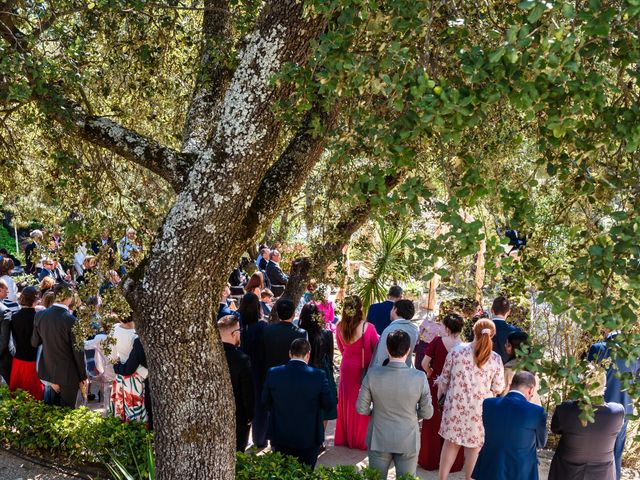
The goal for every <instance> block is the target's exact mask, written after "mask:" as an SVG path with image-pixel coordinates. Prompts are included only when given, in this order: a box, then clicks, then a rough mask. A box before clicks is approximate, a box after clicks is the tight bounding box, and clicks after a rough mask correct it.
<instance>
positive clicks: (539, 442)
mask: <svg viewBox="0 0 640 480" xmlns="http://www.w3.org/2000/svg"><path fill="white" fill-rule="evenodd" d="M31 238H32V239H33V242H32V244H30V245H29V246H28V247H27V252H28V253H27V254H26V265H25V271H26V272H27V273H29V274H31V275H34V276H35V277H36V278H37V279H38V280H39V285H38V286H25V285H20V284H17V283H16V282H15V281H14V280H13V278H12V271H13V269H14V267H15V265H16V259H15V258H11V257H10V256H9V255H8V254H2V258H1V260H0V274H1V275H0V300H2V302H0V376H1V377H2V378H3V379H4V381H5V382H6V383H8V384H9V388H10V390H12V391H13V390H16V389H22V390H26V391H28V392H29V393H30V394H31V395H32V396H33V398H35V399H36V400H42V401H44V402H46V403H48V404H51V405H59V406H65V407H71V408H74V407H76V406H77V405H78V404H79V403H83V402H82V399H84V401H89V400H91V399H92V398H91V397H95V398H97V401H102V402H104V403H105V405H106V406H107V407H108V408H107V411H108V412H109V414H111V415H115V416H117V417H119V418H121V419H122V420H123V421H140V422H146V423H148V424H149V425H150V426H152V408H151V405H152V402H151V395H150V391H149V382H148V377H149V374H150V373H149V371H148V369H147V364H146V358H145V355H144V349H143V346H142V343H141V342H140V339H139V338H138V337H137V335H136V333H135V325H134V323H133V322H132V321H131V319H119V322H118V323H117V324H116V325H115V327H114V328H112V329H111V330H110V331H108V332H104V331H101V329H100V326H99V325H98V326H97V327H96V331H95V334H94V335H92V336H91V337H90V338H87V339H86V341H85V342H84V346H85V348H84V350H81V349H78V348H77V345H76V339H75V338H74V335H75V334H74V329H73V327H74V324H75V322H76V318H75V317H74V315H73V312H74V309H75V308H76V307H77V301H78V300H77V294H76V293H75V291H74V288H73V283H74V282H78V281H82V277H83V275H84V274H85V270H86V269H87V268H88V269H90V268H91V266H92V260H91V255H89V254H88V249H86V251H81V250H80V249H79V251H78V253H79V254H80V255H79V256H78V258H76V259H74V269H73V271H72V272H69V273H68V272H67V271H66V270H65V268H64V266H63V265H61V264H60V263H59V262H58V261H57V260H56V257H55V256H54V255H51V256H47V255H44V256H41V255H35V254H34V252H39V251H41V249H40V248H39V244H40V243H43V238H44V235H43V233H42V232H41V231H35V232H32V235H31ZM60 242H61V239H60V234H59V232H53V235H52V236H51V239H50V243H49V248H50V249H51V251H55V249H56V248H59V247H60ZM34 244H35V245H34ZM85 248H86V247H85ZM101 249H107V250H109V251H111V252H112V253H114V254H115V253H116V252H117V254H118V258H120V259H121V260H122V262H121V263H120V265H118V266H114V270H113V271H109V274H108V275H107V277H108V278H106V279H105V283H104V284H103V286H101V287H100V290H99V291H97V292H95V297H92V299H91V300H90V302H94V303H95V304H97V303H99V302H100V295H101V294H102V293H103V290H102V288H103V287H105V288H113V287H114V286H116V285H117V284H118V282H119V281H120V275H121V274H123V273H126V260H127V259H129V258H130V257H132V256H136V255H138V254H139V253H140V252H141V251H142V247H141V246H140V245H139V244H138V243H137V241H136V238H135V231H133V230H132V229H128V230H127V231H126V234H125V236H124V237H123V238H122V239H121V240H120V241H119V242H118V243H117V244H116V243H115V242H113V240H112V239H111V237H110V236H109V232H108V230H104V231H103V232H102V233H101V236H100V239H97V240H96V241H94V242H93V243H92V244H91V250H92V251H93V253H95V254H97V253H98V252H100V251H101ZM87 259H89V261H87ZM280 260H281V255H280V252H279V251H278V249H277V248H273V249H270V248H268V247H267V246H261V247H260V249H259V254H258V256H257V258H256V259H255V260H249V259H245V260H243V262H241V263H240V264H239V266H238V268H237V269H236V270H234V272H232V274H231V275H230V277H229V283H228V285H227V287H226V288H225V290H224V292H223V294H222V297H221V300H220V306H219V310H218V320H217V322H218V330H219V333H220V338H221V340H222V342H223V346H224V352H225V356H226V359H227V363H228V366H229V373H230V378H231V384H232V388H233V395H234V400H235V407H236V408H235V413H236V449H237V450H238V451H245V450H246V449H247V447H248V445H249V443H250V442H251V444H252V448H253V449H256V450H258V449H263V448H266V447H267V446H268V445H270V446H271V449H272V450H274V451H278V452H281V453H283V454H286V455H292V456H294V457H296V458H298V459H299V460H300V461H301V462H303V463H305V464H308V465H310V466H311V467H314V466H315V464H316V462H317V459H318V456H319V454H320V453H321V452H322V451H323V450H324V449H326V448H327V447H326V440H325V431H326V428H327V422H328V421H331V420H335V422H336V423H335V425H336V426H335V438H334V444H335V445H336V446H344V447H347V448H352V449H360V450H366V451H367V455H368V458H369V465H370V466H371V467H372V468H375V469H377V470H378V471H380V473H381V477H382V478H383V479H384V478H387V474H388V470H389V468H390V467H391V465H392V464H393V465H394V466H395V469H396V474H397V475H401V474H404V473H409V474H415V473H416V469H417V466H418V465H420V466H421V467H422V468H425V469H427V470H437V471H438V478H439V479H446V478H448V476H449V474H450V473H451V472H456V471H464V476H465V478H466V479H471V478H474V479H476V480H489V479H492V480H493V479H505V480H506V479H510V480H511V479H537V478H538V459H537V449H538V448H541V447H543V446H544V445H545V444H546V441H547V434H548V433H547V414H546V412H545V410H544V408H543V407H542V406H541V405H540V397H539V395H538V389H539V381H538V379H537V377H536V375H534V374H533V373H530V372H528V371H526V370H519V369H518V364H519V363H518V362H517V357H518V355H522V354H523V352H527V351H528V350H527V348H524V346H525V345H526V344H527V342H528V341H529V337H528V335H527V333H525V332H523V331H522V330H521V329H519V328H518V327H516V326H515V325H512V324H510V323H509V321H508V318H509V315H510V312H511V305H510V303H509V301H508V299H507V298H505V297H503V296H499V297H497V298H496V299H495V300H494V301H493V303H492V305H491V308H490V309H489V310H488V311H485V310H484V309H483V308H482V307H481V306H480V305H477V311H476V312H474V313H475V315H474V316H473V319H472V322H473V323H472V328H471V329H470V330H469V333H468V335H465V333H464V332H465V328H464V327H465V318H464V317H463V315H462V314H461V313H457V312H449V313H446V314H443V315H441V316H440V317H438V318H437V319H436V320H434V319H433V318H432V317H431V316H428V317H426V318H425V319H424V320H422V321H420V320H419V319H416V318H415V317H416V311H415V306H414V303H413V301H411V300H409V299H405V298H403V290H402V288H401V287H399V286H397V285H394V286H392V287H391V288H390V289H389V291H388V297H387V300H386V301H384V302H380V303H376V304H373V305H371V306H370V307H369V309H368V311H367V312H366V314H365V312H364V308H363V304H362V300H361V299H360V298H359V297H358V296H346V297H345V298H344V300H343V301H342V302H341V310H340V311H339V312H336V311H335V307H334V305H333V303H332V302H331V300H330V297H329V295H328V292H327V291H326V289H324V288H323V287H322V286H319V285H317V284H316V283H315V282H310V283H309V285H308V287H307V291H306V292H305V294H304V295H303V296H302V298H300V299H290V298H286V297H284V296H281V297H280V298H277V297H278V295H277V294H276V293H275V292H274V290H275V289H280V293H281V292H282V291H283V290H284V287H285V286H286V284H287V282H288V280H289V279H288V277H287V275H286V274H285V273H284V272H283V270H282V268H281V267H280ZM234 292H235V294H234ZM238 292H240V293H238ZM274 300H275V302H274ZM336 313H338V315H336ZM615 341H616V332H610V334H609V335H608V336H607V338H606V339H605V340H603V341H602V342H599V343H596V344H594V345H593V346H592V347H591V349H590V350H589V358H590V359H592V360H594V361H595V362H597V363H602V362H603V360H605V359H607V358H608V357H609V354H610V347H611V345H612V344H613V343H614V342H615ZM107 344H111V348H110V349H109V350H110V352H107V350H108V349H106V348H105V347H106V345H107ZM336 345H337V349H338V351H339V354H340V355H339V358H340V362H339V381H338V382H336V376H335V374H336V371H337V369H336V366H335V365H334V359H335V358H336V357H338V355H336V352H335V347H336ZM601 370H602V374H601V375H595V376H594V378H591V379H585V382H586V383H587V384H588V385H589V388H590V389H591V394H592V396H594V397H599V398H602V403H601V404H599V405H596V406H595V417H594V418H595V421H594V422H592V423H588V424H587V425H586V426H584V425H583V424H582V422H581V420H580V408H579V405H578V404H577V403H576V402H573V401H566V402H564V403H562V404H561V405H559V406H558V407H557V408H556V409H555V411H554V413H553V417H552V420H551V431H552V432H554V433H556V434H559V435H560V443H559V446H558V448H557V450H556V452H555V455H554V458H553V461H552V464H551V473H550V476H549V478H550V479H554V480H565V479H591V478H592V479H602V480H614V479H618V480H619V479H620V476H621V457H622V451H623V449H624V444H625V440H626V428H627V423H628V420H627V419H628V415H630V414H632V413H633V408H632V402H631V398H630V396H629V393H628V392H627V391H626V390H625V389H624V387H623V385H622V383H621V382H620V380H619V379H618V377H617V376H616V372H618V371H620V372H631V373H632V374H633V375H634V376H636V375H637V374H638V373H640V361H636V362H613V363H612V364H610V365H609V366H608V367H606V372H605V367H603V369H601ZM94 392H95V393H94ZM250 437H251V438H250Z"/></svg>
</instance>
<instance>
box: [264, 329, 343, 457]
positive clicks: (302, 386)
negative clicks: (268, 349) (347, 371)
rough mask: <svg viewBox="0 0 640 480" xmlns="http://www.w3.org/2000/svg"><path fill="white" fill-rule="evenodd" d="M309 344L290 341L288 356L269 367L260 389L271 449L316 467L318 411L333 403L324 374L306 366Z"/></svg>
mask: <svg viewBox="0 0 640 480" xmlns="http://www.w3.org/2000/svg"><path fill="white" fill-rule="evenodd" d="M310 355H311V345H309V342H308V341H306V340H304V339H296V340H294V341H293V343H292V344H291V351H290V356H291V360H289V362H288V363H287V364H286V365H282V366H279V367H275V368H272V369H271V370H269V373H268V374H267V378H266V380H265V382H264V387H263V390H262V401H263V403H264V404H265V405H266V406H267V409H268V410H269V414H270V415H269V431H268V434H267V437H268V438H269V439H270V440H271V447H272V448H273V450H274V451H276V452H280V453H282V454H283V455H292V456H294V457H296V458H297V459H298V460H299V461H300V462H301V463H305V464H307V465H310V466H311V468H313V467H315V465H316V461H317V460H318V453H319V452H320V445H322V442H323V440H324V425H323V422H322V415H321V411H322V410H323V409H324V410H330V409H332V408H335V406H336V398H335V396H334V395H333V393H331V389H330V388H329V382H328V380H327V375H326V374H325V373H324V372H323V371H322V370H318V369H316V368H311V367H309V366H307V362H309V357H310Z"/></svg>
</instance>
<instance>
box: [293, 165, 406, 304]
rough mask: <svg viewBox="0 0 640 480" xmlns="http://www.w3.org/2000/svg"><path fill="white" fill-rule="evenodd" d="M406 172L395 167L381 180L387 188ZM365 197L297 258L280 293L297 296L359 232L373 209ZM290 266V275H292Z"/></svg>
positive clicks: (325, 270) (333, 260)
mask: <svg viewBox="0 0 640 480" xmlns="http://www.w3.org/2000/svg"><path fill="white" fill-rule="evenodd" d="M406 175H407V171H406V170H397V171H396V172H395V173H393V174H390V175H387V176H386V177H385V179H384V183H385V186H386V187H387V191H391V190H393V189H394V188H395V187H397V186H398V185H399V184H400V182H402V181H403V180H404V178H405V177H406ZM372 198H373V196H371V195H370V196H367V197H366V199H365V200H363V201H362V202H360V203H359V204H357V205H355V206H353V207H352V208H351V209H349V210H347V211H346V212H345V213H344V214H343V215H342V216H341V217H340V219H339V220H338V222H336V223H335V224H334V225H333V226H332V227H330V228H329V229H328V230H327V233H326V234H325V238H326V239H327V240H326V241H325V242H324V244H323V245H322V246H321V247H320V248H316V249H315V250H314V251H313V254H312V256H311V257H305V258H302V259H298V260H296V262H294V265H295V275H294V276H291V277H290V279H289V282H288V283H287V286H286V288H285V291H284V293H283V294H282V296H285V297H287V298H294V299H297V298H300V297H301V296H302V294H303V293H304V289H305V286H306V284H307V282H308V280H309V278H310V277H311V276H312V275H315V276H317V277H322V276H324V275H326V272H327V270H328V269H329V267H330V266H331V264H332V263H334V262H335V261H336V260H337V259H338V258H339V255H340V254H341V252H342V250H343V249H344V247H345V246H346V245H347V244H348V243H349V241H350V240H351V236H352V235H353V234H354V233H356V232H357V231H358V229H360V228H361V227H362V226H363V225H364V224H365V223H366V221H367V220H368V219H369V217H370V216H371V212H372V210H373V204H372V203H371V199H372ZM293 273H294V272H293V267H292V274H293Z"/></svg>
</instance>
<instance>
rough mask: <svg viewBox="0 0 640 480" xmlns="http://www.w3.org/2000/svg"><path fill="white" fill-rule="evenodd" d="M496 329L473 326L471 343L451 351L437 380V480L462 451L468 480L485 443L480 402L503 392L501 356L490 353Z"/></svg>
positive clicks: (486, 325)
mask: <svg viewBox="0 0 640 480" xmlns="http://www.w3.org/2000/svg"><path fill="white" fill-rule="evenodd" d="M495 334H496V326H495V325H494V323H493V322H492V321H491V320H488V319H486V318H483V319H480V320H478V321H477V322H476V324H475V325H474V326H473V335H474V340H473V342H471V343H468V344H462V345H460V346H458V347H456V348H455V349H453V350H452V351H451V352H450V353H449V355H447V360H446V361H445V364H444V368H443V370H442V375H441V376H440V377H439V379H438V397H439V398H442V397H443V396H445V395H446V397H445V400H444V410H443V413H442V422H441V424H440V432H439V433H440V436H441V437H442V438H444V440H445V442H444V446H443V448H442V454H441V456H440V471H439V472H438V480H445V479H446V478H447V477H448V475H449V471H450V470H451V466H452V465H453V462H454V461H455V459H456V456H457V455H458V451H459V450H460V447H464V457H465V465H464V475H465V479H466V480H471V473H472V472H473V467H474V466H475V463H476V460H477V459H478V454H479V453H480V448H481V447H482V445H483V443H484V426H483V425H482V402H484V400H485V399H486V398H489V397H493V396H495V395H498V394H499V393H500V392H502V390H504V370H503V366H502V359H501V358H500V355H498V354H497V353H495V352H494V351H493V340H492V338H493V336H494V335H495Z"/></svg>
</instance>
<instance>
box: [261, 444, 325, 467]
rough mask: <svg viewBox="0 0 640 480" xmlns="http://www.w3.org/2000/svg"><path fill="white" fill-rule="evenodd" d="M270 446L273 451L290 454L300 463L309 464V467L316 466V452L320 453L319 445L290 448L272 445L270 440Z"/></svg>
mask: <svg viewBox="0 0 640 480" xmlns="http://www.w3.org/2000/svg"><path fill="white" fill-rule="evenodd" d="M271 448H272V449H273V451H274V452H279V453H281V454H282V455H291V456H292V457H295V458H297V459H298V461H299V462H300V463H303V464H305V465H309V466H310V467H311V468H315V467H316V462H317V461H318V454H319V453H320V446H317V447H312V448H291V447H283V446H279V445H274V444H273V442H271Z"/></svg>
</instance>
